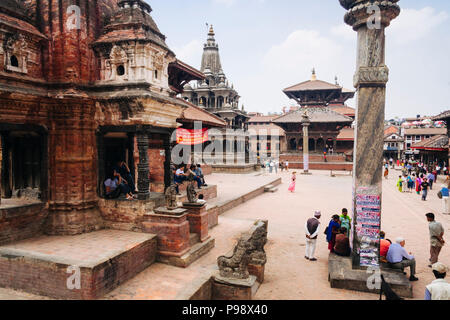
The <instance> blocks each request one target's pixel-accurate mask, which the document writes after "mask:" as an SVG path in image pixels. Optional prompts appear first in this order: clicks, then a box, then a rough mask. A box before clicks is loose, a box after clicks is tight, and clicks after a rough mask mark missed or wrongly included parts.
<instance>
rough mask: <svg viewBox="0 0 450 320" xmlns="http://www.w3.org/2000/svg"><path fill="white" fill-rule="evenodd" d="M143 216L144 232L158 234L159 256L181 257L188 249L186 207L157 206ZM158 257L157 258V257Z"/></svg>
mask: <svg viewBox="0 0 450 320" xmlns="http://www.w3.org/2000/svg"><path fill="white" fill-rule="evenodd" d="M154 212H155V213H149V214H147V215H146V216H145V222H143V223H142V227H143V230H144V232H147V233H153V234H156V235H157V236H158V253H159V256H163V257H164V256H165V257H181V256H183V255H184V254H186V253H187V252H188V251H189V248H190V245H189V222H188V220H187V216H188V213H187V210H186V209H175V210H168V209H166V208H158V209H155V210H154ZM158 259H159V258H158Z"/></svg>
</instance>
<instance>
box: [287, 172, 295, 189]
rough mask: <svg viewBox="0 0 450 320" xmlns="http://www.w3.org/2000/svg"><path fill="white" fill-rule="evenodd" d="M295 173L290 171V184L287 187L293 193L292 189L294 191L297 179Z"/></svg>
mask: <svg viewBox="0 0 450 320" xmlns="http://www.w3.org/2000/svg"><path fill="white" fill-rule="evenodd" d="M296 174H297V172H293V173H292V177H291V184H290V185H289V189H288V190H289V191H290V192H292V193H294V191H295V182H296V181H297V176H296Z"/></svg>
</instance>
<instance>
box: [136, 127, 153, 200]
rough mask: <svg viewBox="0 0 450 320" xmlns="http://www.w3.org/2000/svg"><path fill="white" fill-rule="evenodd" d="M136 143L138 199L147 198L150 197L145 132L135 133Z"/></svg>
mask: <svg viewBox="0 0 450 320" xmlns="http://www.w3.org/2000/svg"><path fill="white" fill-rule="evenodd" d="M137 145H138V150H139V164H138V199H139V200H148V199H149V198H150V179H149V163H148V134H147V133H145V132H139V133H138V134H137Z"/></svg>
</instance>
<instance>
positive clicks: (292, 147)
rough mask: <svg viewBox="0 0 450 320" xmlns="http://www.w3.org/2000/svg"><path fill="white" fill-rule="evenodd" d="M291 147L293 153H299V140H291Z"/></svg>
mask: <svg viewBox="0 0 450 320" xmlns="http://www.w3.org/2000/svg"><path fill="white" fill-rule="evenodd" d="M289 147H290V149H291V151H297V140H296V139H295V138H292V139H290V140H289Z"/></svg>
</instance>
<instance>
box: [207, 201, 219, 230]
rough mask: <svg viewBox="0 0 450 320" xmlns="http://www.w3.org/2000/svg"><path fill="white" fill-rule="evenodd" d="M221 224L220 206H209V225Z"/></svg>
mask: <svg viewBox="0 0 450 320" xmlns="http://www.w3.org/2000/svg"><path fill="white" fill-rule="evenodd" d="M218 224H219V208H218V207H217V206H214V207H211V208H208V227H209V229H212V228H214V227H215V226H217V225H218Z"/></svg>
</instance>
